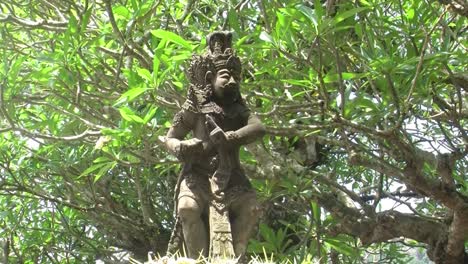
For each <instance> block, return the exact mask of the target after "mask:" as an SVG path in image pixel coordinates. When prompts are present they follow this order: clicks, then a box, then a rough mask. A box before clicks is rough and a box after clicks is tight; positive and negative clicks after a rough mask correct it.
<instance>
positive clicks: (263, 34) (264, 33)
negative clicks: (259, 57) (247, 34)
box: [259, 31, 273, 43]
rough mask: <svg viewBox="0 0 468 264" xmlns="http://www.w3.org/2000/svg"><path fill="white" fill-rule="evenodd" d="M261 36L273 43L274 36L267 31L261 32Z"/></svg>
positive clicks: (262, 38)
mask: <svg viewBox="0 0 468 264" xmlns="http://www.w3.org/2000/svg"><path fill="white" fill-rule="evenodd" d="M259 38H260V39H261V40H263V41H265V42H268V43H273V38H272V37H271V36H270V34H268V33H266V32H265V31H262V32H261V33H260V36H259Z"/></svg>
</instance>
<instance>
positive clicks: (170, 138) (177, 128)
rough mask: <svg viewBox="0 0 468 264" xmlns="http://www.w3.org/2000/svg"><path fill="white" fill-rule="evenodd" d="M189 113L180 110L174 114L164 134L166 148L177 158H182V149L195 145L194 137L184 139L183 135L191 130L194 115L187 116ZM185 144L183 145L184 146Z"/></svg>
mask: <svg viewBox="0 0 468 264" xmlns="http://www.w3.org/2000/svg"><path fill="white" fill-rule="evenodd" d="M189 115H190V113H189V112H187V111H185V110H181V111H179V112H178V113H177V114H175V116H174V119H173V121H172V126H171V128H169V131H168V132H167V134H166V139H165V142H164V143H165V145H166V148H167V150H168V151H169V152H170V153H172V154H173V155H174V156H176V157H177V158H179V159H183V156H184V153H183V152H184V149H187V148H191V146H192V145H196V144H197V142H196V139H195V140H194V139H189V140H184V138H185V136H187V134H188V133H189V132H190V131H191V130H192V126H193V124H191V123H190V121H193V119H194V117H190V116H189ZM184 145H185V147H184Z"/></svg>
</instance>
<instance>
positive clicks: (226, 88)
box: [212, 69, 239, 99]
mask: <svg viewBox="0 0 468 264" xmlns="http://www.w3.org/2000/svg"><path fill="white" fill-rule="evenodd" d="M212 84H213V92H214V96H215V97H216V98H217V99H227V98H234V97H235V96H236V95H237V93H238V91H239V80H238V78H237V77H236V76H234V74H232V72H231V71H229V70H228V69H220V70H219V71H217V72H216V75H215V76H214V78H213V80H212Z"/></svg>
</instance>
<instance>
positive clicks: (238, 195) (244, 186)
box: [165, 32, 265, 258]
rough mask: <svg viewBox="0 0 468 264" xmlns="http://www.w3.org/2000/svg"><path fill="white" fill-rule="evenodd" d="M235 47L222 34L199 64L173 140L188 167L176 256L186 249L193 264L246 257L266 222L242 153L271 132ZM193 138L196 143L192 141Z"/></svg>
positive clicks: (181, 185) (169, 142)
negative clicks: (243, 87)
mask: <svg viewBox="0 0 468 264" xmlns="http://www.w3.org/2000/svg"><path fill="white" fill-rule="evenodd" d="M231 43H232V34H231V33H229V32H214V33H212V34H210V35H208V37H207V44H208V51H207V53H206V54H204V55H201V56H199V55H194V56H193V58H192V60H191V62H190V66H189V69H188V75H189V80H190V86H189V88H188V95H187V99H186V102H185V103H184V105H183V107H182V109H181V110H180V111H179V112H178V113H177V114H176V115H175V116H174V120H173V124H172V127H171V128H170V129H169V131H168V133H167V136H166V139H165V144H166V146H167V148H168V150H169V151H170V152H172V153H173V154H174V155H175V156H176V157H177V158H178V159H179V160H180V161H181V162H182V163H183V168H182V171H181V175H180V178H179V181H178V186H177V191H176V196H177V197H176V210H177V211H176V213H177V221H176V227H175V228H174V232H173V235H172V238H171V241H170V244H169V249H168V251H169V252H171V251H174V250H176V249H179V250H180V244H181V242H182V241H183V242H184V243H185V246H186V250H187V252H186V253H187V254H188V256H189V257H192V258H198V257H199V256H200V255H203V256H208V255H209V256H210V257H211V258H217V257H234V256H235V257H242V256H243V255H244V254H245V251H246V247H247V242H248V239H249V237H250V235H251V233H252V230H253V228H254V226H255V224H256V222H257V218H258V212H259V210H258V203H257V199H256V194H255V191H254V189H253V188H252V186H251V184H250V181H249V180H248V178H247V177H246V175H245V174H244V172H243V170H242V168H241V165H240V160H239V149H240V147H241V146H242V145H244V144H248V143H251V142H253V141H254V140H256V139H258V138H261V137H262V136H263V135H264V133H265V128H264V126H263V125H262V123H261V122H260V120H259V119H258V118H257V117H256V116H255V115H253V114H252V113H251V112H250V110H249V108H248V107H247V106H246V104H245V102H244V100H243V99H242V97H241V94H240V91H239V82H240V79H241V63H240V60H239V58H238V57H237V56H236V55H235V54H234V52H233V50H232V47H231ZM189 132H192V136H193V137H192V138H190V139H185V137H186V136H187V134H188V133H189ZM181 230H182V231H181Z"/></svg>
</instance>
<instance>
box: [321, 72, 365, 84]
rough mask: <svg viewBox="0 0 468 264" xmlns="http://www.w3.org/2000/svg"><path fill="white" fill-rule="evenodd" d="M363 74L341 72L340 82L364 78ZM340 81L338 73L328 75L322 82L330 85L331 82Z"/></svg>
mask: <svg viewBox="0 0 468 264" xmlns="http://www.w3.org/2000/svg"><path fill="white" fill-rule="evenodd" d="M364 76H365V74H364V73H354V72H342V73H341V79H342V80H352V79H358V78H362V77H364ZM339 80H340V76H339V74H338V73H329V74H327V75H326V76H325V78H323V81H324V82H325V83H332V82H337V81H339Z"/></svg>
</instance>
